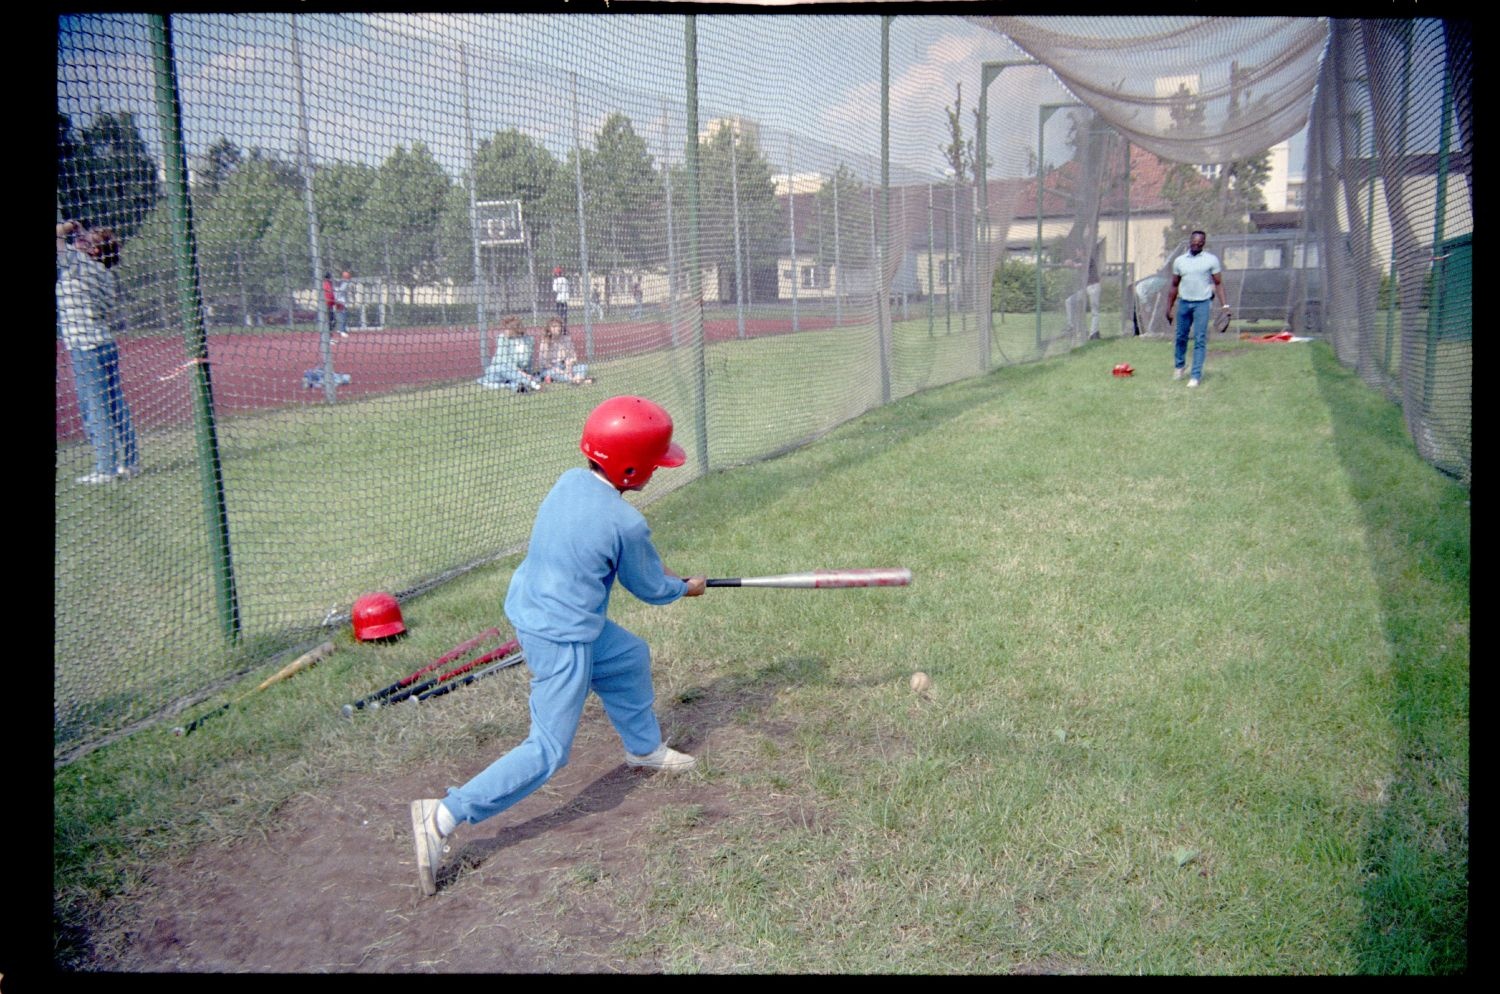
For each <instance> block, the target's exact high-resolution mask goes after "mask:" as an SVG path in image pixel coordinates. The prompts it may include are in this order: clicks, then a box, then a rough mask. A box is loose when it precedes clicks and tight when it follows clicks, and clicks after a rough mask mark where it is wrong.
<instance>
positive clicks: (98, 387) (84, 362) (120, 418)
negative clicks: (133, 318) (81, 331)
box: [68, 342, 141, 473]
mask: <svg viewBox="0 0 1500 994" xmlns="http://www.w3.org/2000/svg"><path fill="white" fill-rule="evenodd" d="M68 355H69V357H70V358H71V359H72V361H73V385H74V387H75V388H76V389H77V391H78V410H79V412H80V413H81V414H82V415H83V431H84V434H86V435H87V436H88V439H89V444H90V445H92V446H93V447H94V472H96V473H114V472H115V471H117V470H120V469H129V470H134V469H135V468H136V467H137V465H138V464H139V463H140V461H141V460H140V453H139V451H138V450H137V449H136V444H135V428H134V427H133V426H132V425H131V423H130V405H129V404H127V403H126V402H125V387H124V384H123V383H121V381H120V347H119V346H118V345H116V344H115V343H114V342H110V343H109V344H108V345H100V346H98V347H97V348H92V349H72V350H69V352H68Z"/></svg>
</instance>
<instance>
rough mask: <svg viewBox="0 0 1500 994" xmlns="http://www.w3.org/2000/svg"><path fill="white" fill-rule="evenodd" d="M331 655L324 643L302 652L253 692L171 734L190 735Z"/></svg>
mask: <svg viewBox="0 0 1500 994" xmlns="http://www.w3.org/2000/svg"><path fill="white" fill-rule="evenodd" d="M331 655H333V642H331V641H329V642H324V643H323V644H322V645H320V646H318V647H317V648H315V649H310V650H308V651H307V652H304V653H303V654H302V655H300V656H298V657H297V658H296V659H294V660H292V661H291V662H290V663H287V664H286V665H285V666H283V667H282V668H281V669H280V670H279V671H278V672H277V673H276V675H275V676H271V677H268V678H266V679H265V680H264V681H262V682H261V684H260V686H258V687H256V688H255V690H247V691H245V693H243V694H241V695H240V696H238V697H236V698H235V699H234V700H232V701H225V702H224V703H223V704H220V705H219V706H218V707H216V708H214V709H213V710H212V711H209V712H206V713H204V714H201V715H199V716H198V717H197V718H194V719H193V720H192V721H190V722H188V723H187V725H185V726H179V727H177V728H174V729H172V734H173V735H191V734H192V733H193V732H194V731H195V730H196V729H197V728H198V727H199V726H200V725H202V724H203V723H204V722H205V721H207V720H208V719H210V718H212V717H213V716H214V715H216V714H223V713H224V712H225V711H228V710H229V709H230V708H232V707H233V706H234V705H236V704H238V703H239V702H240V701H243V700H244V699H245V698H247V697H249V696H250V695H251V694H253V693H255V692H256V691H261V690H265V689H266V688H267V687H269V686H271V684H273V683H277V682H279V681H282V680H285V679H286V678H287V677H290V676H293V675H295V674H297V673H300V672H302V671H303V670H305V669H307V668H308V667H309V666H312V665H313V664H315V663H317V662H318V661H319V660H323V659H327V658H328V657H329V656H331Z"/></svg>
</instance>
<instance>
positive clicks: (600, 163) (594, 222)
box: [583, 112, 666, 272]
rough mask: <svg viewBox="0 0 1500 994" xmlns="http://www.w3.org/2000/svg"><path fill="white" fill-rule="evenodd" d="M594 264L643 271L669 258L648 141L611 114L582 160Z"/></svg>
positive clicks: (658, 178)
mask: <svg viewBox="0 0 1500 994" xmlns="http://www.w3.org/2000/svg"><path fill="white" fill-rule="evenodd" d="M583 166H584V168H583V189H584V194H585V204H586V205H587V210H588V213H587V218H588V226H589V233H590V236H591V238H590V243H589V244H590V252H589V262H590V265H591V266H592V267H593V268H594V269H596V270H604V271H609V272H618V271H621V270H625V269H641V268H644V267H645V266H647V265H650V264H651V263H652V262H654V261H656V260H659V259H662V258H664V257H665V255H666V250H665V243H664V242H663V241H662V239H664V238H665V235H666V221H665V218H664V216H663V214H662V211H663V210H664V207H665V192H664V188H663V186H662V181H661V176H660V174H659V173H658V172H657V170H656V165H655V162H654V160H653V159H652V156H651V153H650V152H649V151H648V150H647V147H646V140H645V139H644V138H642V137H641V136H639V135H637V134H636V133H635V129H634V128H633V127H632V125H631V122H630V118H629V117H627V116H626V115H624V114H621V113H618V112H616V113H614V114H611V115H610V116H609V117H608V118H607V119H606V120H605V122H604V124H603V126H601V127H600V129H599V133H598V134H597V135H596V136H595V137H594V149H593V151H592V153H586V154H585V156H584V160H583Z"/></svg>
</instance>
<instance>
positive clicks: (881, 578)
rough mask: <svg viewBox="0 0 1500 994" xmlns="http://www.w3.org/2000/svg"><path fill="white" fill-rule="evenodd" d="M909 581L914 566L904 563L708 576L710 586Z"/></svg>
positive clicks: (878, 584)
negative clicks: (805, 571)
mask: <svg viewBox="0 0 1500 994" xmlns="http://www.w3.org/2000/svg"><path fill="white" fill-rule="evenodd" d="M909 583H911V570H909V569H907V568H906V567H904V566H901V567H892V568H888V569H816V570H812V571H811V572H808V573H780V574H777V575H775V576H732V577H717V578H711V579H709V581H708V586H710V587H793V588H797V589H823V588H835V587H904V586H906V585H907V584H909Z"/></svg>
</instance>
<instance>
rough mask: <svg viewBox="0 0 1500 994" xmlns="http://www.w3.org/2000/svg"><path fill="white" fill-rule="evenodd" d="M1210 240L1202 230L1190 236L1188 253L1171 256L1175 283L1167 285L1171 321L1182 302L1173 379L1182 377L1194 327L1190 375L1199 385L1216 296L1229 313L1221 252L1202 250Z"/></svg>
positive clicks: (1195, 384) (1178, 317)
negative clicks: (1188, 343) (1190, 331)
mask: <svg viewBox="0 0 1500 994" xmlns="http://www.w3.org/2000/svg"><path fill="white" fill-rule="evenodd" d="M1207 243H1208V236H1207V235H1205V234H1204V233H1203V232H1201V231H1195V232H1193V233H1192V235H1191V237H1189V238H1188V250H1187V254H1186V255H1179V256H1178V257H1177V258H1176V259H1174V260H1172V285H1171V286H1170V287H1168V289H1167V323H1168V324H1171V323H1172V320H1173V315H1172V310H1173V308H1174V307H1176V305H1177V304H1178V303H1179V301H1180V302H1181V304H1182V306H1181V307H1180V308H1177V315H1176V321H1177V342H1176V346H1177V348H1176V352H1175V354H1174V357H1173V358H1174V359H1175V364H1174V368H1173V370H1172V379H1174V380H1180V379H1182V374H1183V364H1184V363H1185V362H1186V359H1187V339H1188V329H1190V328H1191V329H1192V332H1193V371H1192V375H1191V376H1190V377H1189V378H1188V386H1190V387H1195V386H1197V385H1198V383H1199V381H1200V380H1202V379H1203V360H1204V359H1205V358H1206V357H1207V355H1208V312H1209V311H1210V310H1211V309H1212V308H1213V302H1214V298H1215V297H1218V299H1219V304H1220V305H1221V306H1222V307H1223V308H1224V313H1225V315H1228V314H1229V302H1228V301H1227V300H1225V299H1224V281H1223V280H1222V279H1221V278H1220V276H1219V274H1220V273H1222V272H1223V271H1224V267H1223V266H1221V265H1219V257H1218V256H1216V255H1214V254H1213V253H1212V252H1205V251H1203V246H1204V245H1205V244H1207Z"/></svg>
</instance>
